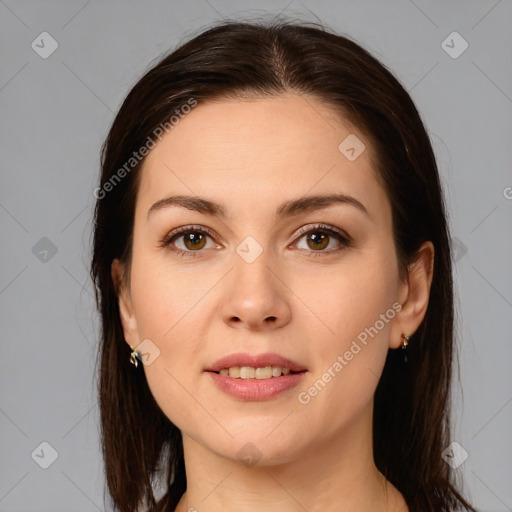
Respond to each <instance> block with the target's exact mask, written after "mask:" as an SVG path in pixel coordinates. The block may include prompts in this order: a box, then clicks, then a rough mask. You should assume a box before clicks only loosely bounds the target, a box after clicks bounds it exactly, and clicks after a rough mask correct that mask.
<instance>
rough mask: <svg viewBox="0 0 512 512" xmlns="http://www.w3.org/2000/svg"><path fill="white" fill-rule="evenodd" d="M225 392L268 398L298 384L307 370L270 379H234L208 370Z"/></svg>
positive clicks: (238, 396)
mask: <svg viewBox="0 0 512 512" xmlns="http://www.w3.org/2000/svg"><path fill="white" fill-rule="evenodd" d="M206 373H207V374H208V375H209V376H210V378H211V379H212V380H213V382H214V383H215V385H216V386H217V387H218V388H219V389H220V390H221V391H223V392H224V393H227V394H228V395H231V396H232V397H234V398H240V399H242V400H251V401H257V400H260V401H261V400H268V399H270V398H273V397H275V396H277V395H279V394H281V393H283V392H285V391H288V390H291V389H292V388H294V387H296V386H298V385H299V384H300V382H301V381H302V379H303V378H304V376H305V375H306V373H307V372H305V371H304V372H301V373H290V374H289V375H281V376H280V377H271V378H270V379H262V380H258V379H233V378H232V377H228V376H225V375H219V374H218V373H214V372H206Z"/></svg>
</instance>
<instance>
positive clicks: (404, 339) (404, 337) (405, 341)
mask: <svg viewBox="0 0 512 512" xmlns="http://www.w3.org/2000/svg"><path fill="white" fill-rule="evenodd" d="M410 339H411V337H410V336H407V335H406V334H402V340H403V342H402V348H403V349H404V350H405V349H406V348H407V345H409V340H410Z"/></svg>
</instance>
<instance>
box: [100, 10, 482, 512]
mask: <svg viewBox="0 0 512 512" xmlns="http://www.w3.org/2000/svg"><path fill="white" fill-rule="evenodd" d="M288 92H291V93H295V94H300V95H303V96H304V97H306V96H307V97H311V98H316V99H317V100H319V101H321V102H322V103H324V104H326V105H328V106H330V107H332V108H333V109H334V110H335V111H336V112H337V113H339V115H340V116H341V118H342V119H344V120H346V121H347V122H349V123H352V124H353V125H354V126H356V127H357V128H358V129H359V130H360V131H361V133H363V134H364V135H365V136H366V137H367V138H368V140H369V141H370V142H371V144H372V147H373V149H374V153H375V155H376V162H375V170H376V175H377V178H378V179H379V180H380V181H381V182H382V184H383V185H384V187H385V190H386V193H387V195H388V198H389V200H390V203H391V208H392V222H393V236H394V243H395V247H396V255H397V261H398V266H399V270H400V277H401V278H402V279H406V275H407V269H408V266H409V265H410V264H411V263H412V262H414V261H415V257H416V256H417V251H418V249H419V247H420V245H421V244H422V242H424V241H427V240H429V241H431V242H432V243H433V245H434V250H435V263H434V268H433V280H432V285H431V290H430V300H429V304H428V308H427V311H426V314H425V317H424V319H423V322H422V323H421V325H420V326H419V328H418V329H417V331H416V332H415V333H414V334H413V336H412V338H411V340H410V342H409V346H408V349H407V351H408V354H409V355H408V363H407V364H404V363H403V361H401V359H400V355H401V354H400V352H402V351H399V350H389V352H388V355H387V359H386V363H385V366H384V370H383V374H382V377H381V379H380V381H379V384H378V386H377V389H376V393H375V400H374V416H373V444H374V447H373V449H374V460H375V464H376V466H377V467H378V469H379V470H380V471H381V472H382V473H383V474H384V475H385V477H386V478H387V479H388V480H389V481H390V482H391V483H392V484H393V485H394V486H395V487H396V488H397V489H398V490H399V491H400V492H401V493H402V494H403V496H404V498H405V500H406V502H407V504H408V507H409V509H410V511H411V512H425V511H435V512H443V511H453V510H459V509H460V510H469V511H474V508H473V507H472V506H471V505H470V504H469V503H468V502H467V501H466V500H465V499H464V498H463V496H462V495H461V491H459V490H458V484H457V483H456V481H455V480H456V479H455V476H454V473H453V470H451V469H450V467H449V466H448V464H446V463H445V462H444V461H443V459H442V456H441V454H442V451H443V450H444V449H445V448H446V447H447V446H448V444H449V443H450V441H451V439H450V407H451V403H450V386H451V378H452V363H453V361H454V356H455V349H456V347H455V345H454V311H453V309H454V306H453V303H454V299H453V282H452V262H451V252H450V238H449V232H448V231H449V230H448V225H447V219H446V214H445V204H444V199H443V195H442V190H441V185H440V180H439V175H438V169H437V164H436V160H435V157H434V153H433V150H432V147H431V143H430V139H429V136H428V135H427V132H426V130H425V127H424V125H423V123H422V121H421V118H420V114H419V113H418V111H417V109H416V107H415V105H414V103H413V101H412V99H411V98H410V97H409V95H408V93H407V92H406V91H405V89H404V88H403V86H402V85H401V84H400V83H399V81H398V80H397V79H396V78H395V77H394V76H393V74H392V73H391V72H390V71H389V70H388V69H387V68H386V67H385V66H384V65H383V64H381V63H380V62H379V61H378V60H376V58H374V57H373V56H372V55H370V54H369V53H368V52H367V51H366V50H365V49H363V48H362V47H361V46H360V45H358V44H357V43H356V42H354V41H353V40H351V39H350V38H348V37H344V36H341V35H339V34H335V33H334V32H331V31H330V30H329V29H326V28H325V27H324V26H322V25H319V24H316V23H307V22H301V23H296V22H291V21H286V20H278V19H277V18H276V19H274V20H273V21H271V22H263V21H259V22H241V21H227V22H226V21H224V22H221V23H218V24H216V25H214V26H211V27H209V28H208V29H207V30H205V31H203V32H202V33H200V34H199V35H197V36H196V37H194V38H192V39H190V40H189V41H187V42H185V43H183V44H182V45H181V46H179V47H178V48H177V49H175V50H174V51H173V52H172V53H170V54H168V55H167V56H165V57H164V58H162V59H161V60H160V61H159V62H158V63H157V64H156V65H154V66H153V67H152V68H151V69H150V70H149V71H148V72H147V73H146V74H145V75H144V76H143V77H142V78H141V79H140V80H139V81H138V82H137V84H136V85H135V86H134V87H133V88H132V90H131V91H130V92H129V94H128V95H127V97H126V99H125V100H124V102H123V104H122V106H121V108H120V110H119V112H118V114H117V115H116V117H115V119H114V121H113V124H112V127H111V129H110V132H109V133H108V136H107V138H106V140H105V142H104V144H103V147H102V150H101V165H102V170H101V177H100V187H99V188H98V189H96V190H97V191H101V193H99V194H97V195H96V197H97V202H96V206H95V214H94V233H93V239H94V240H93V256H92V262H91V277H92V279H93V282H94V285H95V294H96V302H97V307H98V309H99V311H100V313H101V322H102V332H101V340H100V346H99V351H98V358H99V360H100V365H99V366H100V373H99V379H98V392H99V403H100V411H101V445H102V454H103V458H104V465H105V473H106V484H107V485H108V491H109V494H110V497H111V500H112V502H113V504H114V506H115V507H117V509H118V510H120V511H122V512H135V511H136V510H139V508H138V507H139V505H140V504H144V505H148V506H149V507H150V510H154V511H171V510H174V509H175V507H176V505H177V503H178V502H179V500H180V498H181V496H182V495H183V493H184V492H185V490H186V487H187V481H186V475H185V465H184V458H183V448H182V438H181V432H180V430H179V429H178V428H177V427H176V426H175V425H174V424H172V422H171V421H170V420H169V419H168V418H167V417H166V416H165V415H164V414H163V412H162V411H161V409H160V408H159V407H158V405H157V403H156V401H155V400H154V398H153V396H152V394H151V392H150V389H149V386H148V384H147V381H146V378H145V376H144V372H143V371H135V370H134V368H133V366H132V365H130V363H129V347H128V345H127V343H126V342H125V341H124V336H123V329H122V324H121V322H120V313H119V306H118V300H117V290H116V287H115V284H114V283H113V281H112V278H111V263H112V261H113V260H114V259H115V258H119V259H120V260H121V262H122V263H123V266H126V268H128V269H129V268H130V261H131V251H132V232H133V226H134V212H135V203H136V199H137V189H138V183H139V180H140V170H141V168H142V164H143V162H144V159H143V158H142V159H141V160H140V161H137V162H136V163H135V164H134V165H133V166H132V167H133V168H130V169H127V168H126V162H129V161H130V162H132V160H130V159H131V158H132V157H133V155H134V151H138V150H139V148H141V147H142V146H144V145H145V144H147V143H148V142H147V141H150V140H153V139H154V138H155V133H158V127H159V126H162V124H163V123H166V122H168V120H169V116H170V115H172V114H173V113H174V112H177V111H180V108H182V106H183V105H186V104H187V103H190V100H191V98H193V99H194V100H195V101H197V102H198V103H199V104H200V103H201V102H208V101H215V100H229V99H239V98H251V97H269V96H276V95H280V94H283V93H288ZM132 163H133V162H132ZM130 165H131V164H130ZM123 166H124V167H123ZM122 168H124V169H125V171H127V172H125V173H121V172H120V171H121V169H122ZM116 174H117V178H118V179H117V180H116V181H113V179H114V178H116V176H114V175H116ZM119 178H122V179H119ZM109 183H110V186H108V184H109ZM106 191H108V193H107V192H106ZM126 279H129V271H128V272H127V276H126ZM162 461H163V463H162ZM161 471H163V472H164V474H163V476H162V475H161V473H160V472H161ZM157 477H158V480H156V479H157ZM155 481H158V482H160V483H162V482H163V484H164V486H165V487H164V488H165V494H164V495H163V497H161V498H160V499H158V500H157V498H156V497H155V494H154V489H153V485H154V483H155Z"/></svg>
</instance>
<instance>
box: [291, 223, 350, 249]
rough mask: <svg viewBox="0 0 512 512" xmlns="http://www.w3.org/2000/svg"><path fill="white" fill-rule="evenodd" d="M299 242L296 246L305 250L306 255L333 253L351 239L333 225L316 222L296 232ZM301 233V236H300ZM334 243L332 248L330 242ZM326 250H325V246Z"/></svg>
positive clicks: (345, 245) (346, 245)
mask: <svg viewBox="0 0 512 512" xmlns="http://www.w3.org/2000/svg"><path fill="white" fill-rule="evenodd" d="M298 235H299V237H300V238H299V242H298V243H297V247H298V248H299V249H301V250H306V251H307V252H309V253H310V254H308V256H320V255H322V254H325V253H328V254H330V253H333V252H337V251H340V250H343V249H345V248H346V247H348V246H349V245H350V243H351V239H350V237H349V236H348V235H346V234H345V233H343V232H342V231H340V230H338V229H337V228H335V227H334V226H328V225H326V224H317V225H315V226H305V227H303V228H301V229H300V230H299V232H298ZM301 235H302V236H301ZM304 238H305V243H304V244H302V247H301V246H300V245H301V244H300V242H301V240H302V239H304ZM333 242H336V243H335V247H334V248H332V243H333ZM329 246H331V248H329V249H328V250H325V249H326V248H328V247H329Z"/></svg>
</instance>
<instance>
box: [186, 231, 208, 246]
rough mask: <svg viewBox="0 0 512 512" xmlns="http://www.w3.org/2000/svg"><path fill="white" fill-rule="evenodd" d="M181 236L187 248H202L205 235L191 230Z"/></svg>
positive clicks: (204, 242)
mask: <svg viewBox="0 0 512 512" xmlns="http://www.w3.org/2000/svg"><path fill="white" fill-rule="evenodd" d="M182 236H183V240H184V244H185V247H186V248H187V249H190V250H191V251H195V250H198V249H202V248H203V247H204V246H205V244H206V237H205V235H204V234H202V233H199V232H198V231H191V232H189V233H187V234H185V235H182Z"/></svg>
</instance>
